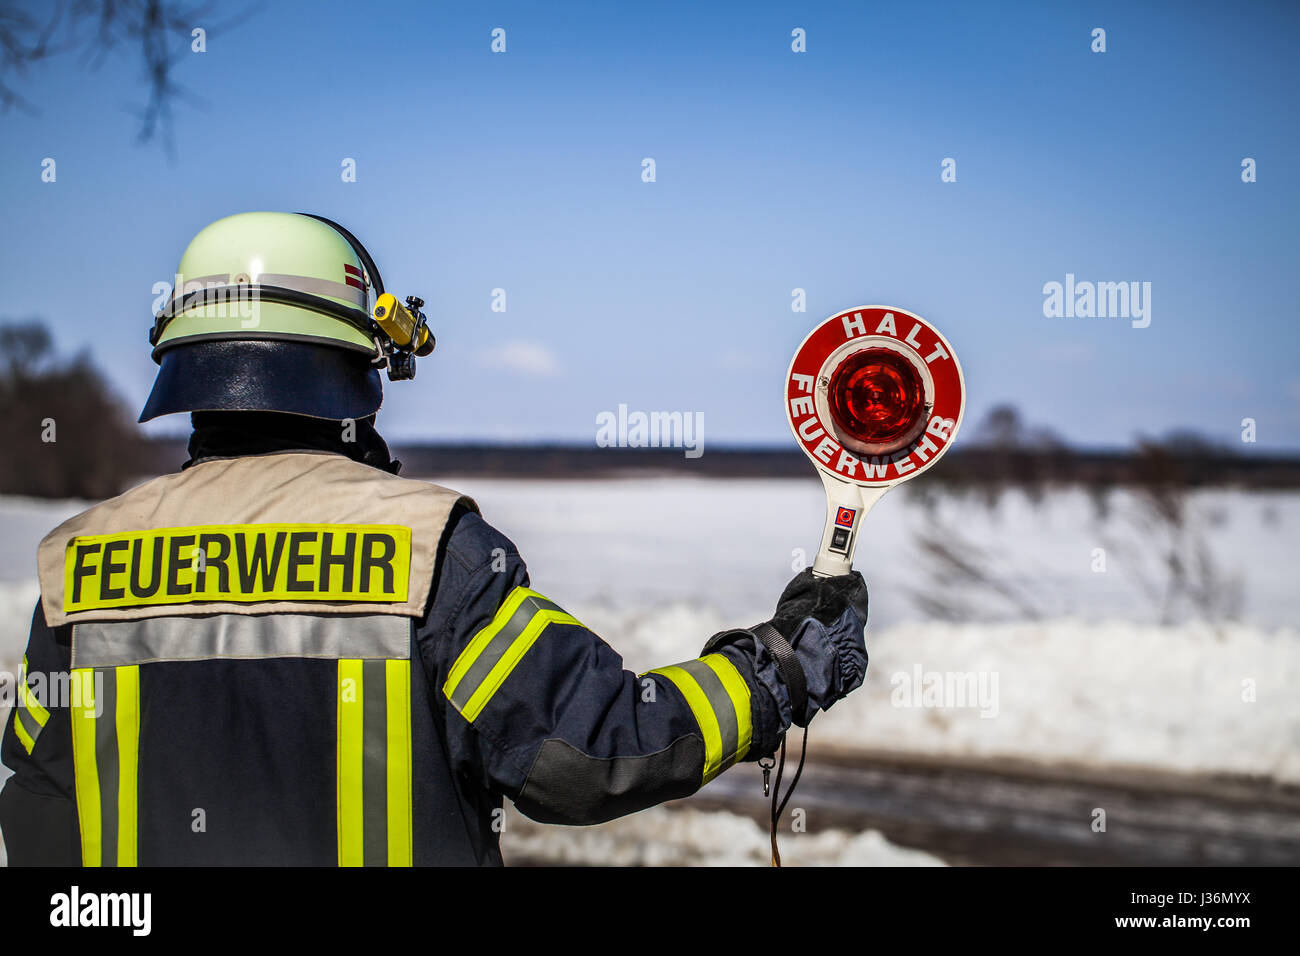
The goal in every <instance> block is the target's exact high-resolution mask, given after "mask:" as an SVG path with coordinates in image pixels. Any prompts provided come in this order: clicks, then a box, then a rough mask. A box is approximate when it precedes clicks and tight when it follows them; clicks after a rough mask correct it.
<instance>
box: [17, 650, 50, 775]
mask: <svg viewBox="0 0 1300 956" xmlns="http://www.w3.org/2000/svg"><path fill="white" fill-rule="evenodd" d="M18 699H19V700H21V701H22V702H23V706H24V707H26V708H27V712H28V713H29V714H31V715H32V716H33V717H35V718H36V723H37V724H39V725H40V726H41V727H44V726H45V725H46V723H48V722H49V719H50V712H49V711H48V710H46V709H45V708H44V707H42V706H41V702H40V701H39V700H37V699H36V695H35V694H33V693H32V689H31V688H30V687H28V686H27V658H26V656H24V657H23V672H22V674H20V675H19V678H18ZM29 752H30V751H29Z"/></svg>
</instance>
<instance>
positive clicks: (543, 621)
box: [461, 610, 582, 723]
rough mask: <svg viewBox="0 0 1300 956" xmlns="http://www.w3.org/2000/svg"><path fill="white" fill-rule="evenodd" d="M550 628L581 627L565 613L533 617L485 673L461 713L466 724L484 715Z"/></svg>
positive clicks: (557, 612)
mask: <svg viewBox="0 0 1300 956" xmlns="http://www.w3.org/2000/svg"><path fill="white" fill-rule="evenodd" d="M549 624H576V625H577V626H578V627H581V626H582V624H581V622H579V621H578V619H577V618H576V617H574V616H573V615H572V614H569V613H568V612H566V611H552V610H543V611H538V612H537V613H536V614H534V615H533V617H532V620H530V621H529V622H528V626H527V627H525V628H524V630H523V632H522V633H521V634H520V635H519V636H518V637H517V638H515V640H514V642H513V643H512V644H511V645H510V647H509V648H507V650H506V652H505V654H503V655H502V656H501V660H499V661H497V662H496V664H495V665H494V666H493V668H492V670H490V671H488V675H487V677H486V678H484V680H483V683H481V684H480V685H479V687H478V690H476V691H475V692H474V696H473V697H471V698H470V699H469V703H467V704H466V705H465V709H464V710H462V711H461V714H462V715H463V716H464V718H465V719H466V720H468V721H469V722H470V723H473V722H474V719H475V718H476V717H478V715H479V714H480V713H482V712H483V708H484V707H486V706H487V702H488V701H489V700H491V699H492V695H493V694H495V693H496V692H497V688H499V687H500V686H501V684H502V682H504V681H505V679H506V678H507V677H509V676H510V672H511V671H513V670H514V669H515V665H517V664H518V663H519V661H520V659H521V658H522V657H523V656H524V654H526V653H528V649H529V648H530V647H532V646H533V643H534V642H535V641H536V640H537V638H538V637H540V636H541V633H542V631H544V630H546V627H547V625H549Z"/></svg>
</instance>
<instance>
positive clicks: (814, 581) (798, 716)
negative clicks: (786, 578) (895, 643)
mask: <svg viewBox="0 0 1300 956" xmlns="http://www.w3.org/2000/svg"><path fill="white" fill-rule="evenodd" d="M770 623H771V625H772V626H773V627H774V628H776V629H777V630H778V631H780V632H781V636H782V637H784V638H785V639H786V641H788V642H789V643H790V645H791V646H792V647H793V648H794V652H795V657H796V658H798V661H799V664H800V665H801V666H802V667H803V672H804V678H805V682H806V684H807V695H808V702H807V706H806V707H805V708H804V711H803V713H795V714H792V717H793V719H794V722H795V723H796V724H798V725H799V726H800V727H804V726H807V724H808V721H810V720H811V719H812V717H813V714H815V713H816V712H817V711H819V710H828V709H830V706H831V704H833V703H835V701H837V700H839V699H840V698H841V697H844V696H845V695H846V694H848V693H849V692H850V691H852V690H855V689H856V688H858V687H860V686H861V684H862V679H863V677H865V676H866V672H867V645H866V640H865V636H864V633H863V632H864V630H865V628H866V626H867V584H866V582H865V581H864V580H863V579H862V575H861V574H859V573H858V572H857V571H853V572H851V573H849V574H842V575H838V576H836V577H832V578H824V577H820V576H818V575H815V574H813V572H812V569H811V568H806V569H805V570H803V571H801V572H800V573H799V574H798V575H796V576H795V578H794V580H792V581H791V582H790V583H789V584H787V585H786V586H785V590H784V591H782V592H781V599H780V601H778V602H777V606H776V613H775V614H773V615H772V620H771V622H770Z"/></svg>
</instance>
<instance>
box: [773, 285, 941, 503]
mask: <svg viewBox="0 0 1300 956" xmlns="http://www.w3.org/2000/svg"><path fill="white" fill-rule="evenodd" d="M964 405H965V386H964V379H963V377H962V371H961V365H960V364H959V363H958V361H957V356H956V354H955V353H954V352H953V350H952V347H951V346H950V345H949V344H948V341H947V340H946V339H945V338H944V337H943V336H942V335H941V334H940V333H939V331H938V330H937V329H935V328H934V326H932V325H930V323H928V322H926V321H925V320H924V319H922V318H921V317H920V316H919V315H915V314H913V313H911V312H908V311H907V310H905V309H898V308H891V307H886V306H879V305H870V306H862V307H859V308H855V309H847V310H845V311H843V312H839V313H837V314H835V315H833V316H831V317H830V318H828V319H827V320H826V321H824V322H822V323H821V324H820V325H819V326H817V328H815V329H813V330H812V332H810V333H809V334H808V337H807V338H805V339H804V340H803V344H802V345H800V346H799V350H798V352H796V353H795V356H794V360H793V361H792V362H791V363H790V370H789V372H788V373H787V375H786V383H785V411H786V417H787V418H788V420H789V422H790V429H791V431H793V432H794V435H795V438H796V440H797V441H798V442H799V444H800V446H801V447H802V448H803V450H804V452H805V454H807V455H808V457H809V458H811V459H812V461H813V464H814V465H816V466H817V468H818V469H819V470H821V471H822V472H823V473H825V474H828V475H830V476H832V477H834V478H837V479H839V480H841V481H848V482H852V483H854V484H857V485H860V486H863V487H880V488H883V487H888V486H890V485H894V484H897V483H898V482H900V481H906V480H907V479H908V478H912V477H914V476H915V475H918V474H920V473H921V472H922V471H924V470H925V469H927V468H929V467H930V466H931V465H933V464H934V463H935V461H937V460H938V459H939V457H940V456H941V455H942V454H943V453H944V452H945V451H946V450H947V449H948V446H949V445H950V444H951V443H952V440H953V438H954V437H955V436H956V434H957V429H958V428H959V427H960V426H961V418H962V411H963V406H964Z"/></svg>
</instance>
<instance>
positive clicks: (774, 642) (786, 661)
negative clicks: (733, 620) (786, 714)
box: [701, 621, 808, 720]
mask: <svg viewBox="0 0 1300 956" xmlns="http://www.w3.org/2000/svg"><path fill="white" fill-rule="evenodd" d="M740 635H749V636H751V637H753V638H754V639H755V640H756V641H758V642H759V643H761V644H762V645H763V646H764V647H766V648H767V652H768V653H769V654H771V655H772V660H774V661H776V669H777V671H778V672H779V673H780V674H781V680H782V682H783V683H784V684H785V690H786V693H787V694H789V695H790V719H791V720H798V719H799V718H801V717H803V716H805V714H806V711H807V708H808V681H807V679H806V678H805V677H804V673H803V665H802V664H800V663H799V658H798V657H796V656H795V653H794V648H793V647H791V646H790V642H789V641H787V640H786V639H785V636H784V635H783V634H782V633H781V632H780V631H778V630H777V629H776V628H775V627H773V626H772V625H771V624H770V623H768V622H766V621H765V622H763V623H762V624H756V625H754V626H753V627H750V628H734V629H732V630H729V631H719V632H718V633H717V634H714V635H713V637H711V638H709V642H708V643H707V644H705V645H704V650H703V651H702V652H701V653H702V654H709V653H712V652H713V651H715V650H717V649H718V648H719V647H720V646H722V645H724V644H728V643H730V641H731V639H732V638H734V637H737V636H740Z"/></svg>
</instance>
